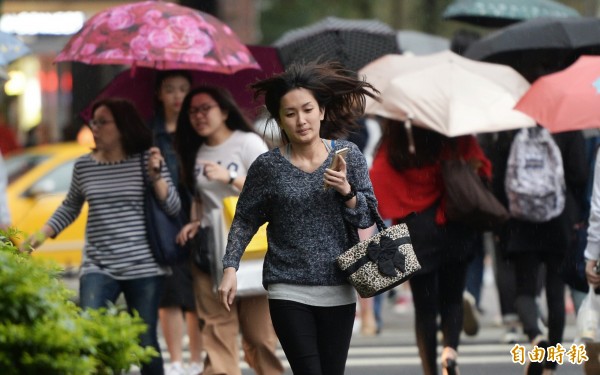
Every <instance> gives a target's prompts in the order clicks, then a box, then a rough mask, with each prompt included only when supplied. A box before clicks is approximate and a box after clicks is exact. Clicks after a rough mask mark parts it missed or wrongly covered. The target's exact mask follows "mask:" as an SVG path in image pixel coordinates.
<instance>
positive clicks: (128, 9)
mask: <svg viewBox="0 0 600 375" xmlns="http://www.w3.org/2000/svg"><path fill="white" fill-rule="evenodd" d="M54 61H55V62H60V61H78V62H82V63H86V64H122V65H129V64H131V65H133V67H134V68H135V67H136V66H143V67H150V68H155V69H161V70H166V69H194V70H204V71H209V72H220V73H235V72H237V71H240V70H243V69H259V66H258V64H257V63H256V61H255V60H254V58H253V57H252V55H251V54H250V52H249V51H248V49H247V48H246V46H245V45H244V44H243V43H242V42H241V41H240V40H239V38H238V37H237V36H236V35H235V34H234V33H233V31H232V30H231V29H230V28H229V26H227V25H226V24H224V23H223V22H221V21H219V20H218V19H217V18H215V17H213V16H211V15H209V14H206V13H203V12H200V11H198V10H195V9H191V8H188V7H184V6H180V5H176V4H173V3H167V2H162V1H143V2H138V3H131V4H124V5H119V6H115V7H111V8H108V9H106V10H104V11H102V12H99V13H97V14H95V15H94V16H93V17H92V18H90V19H89V20H88V21H87V22H86V23H85V24H84V25H83V28H82V29H81V30H80V31H79V32H78V33H77V34H75V35H74V36H73V37H72V38H71V39H70V40H69V42H68V43H67V45H66V46H65V47H64V48H63V50H62V51H61V52H60V53H59V54H58V56H57V57H56V59H55V60H54Z"/></svg>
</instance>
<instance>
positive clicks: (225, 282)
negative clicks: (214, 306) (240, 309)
mask: <svg viewBox="0 0 600 375" xmlns="http://www.w3.org/2000/svg"><path fill="white" fill-rule="evenodd" d="M235 273H236V269H235V268H233V267H227V268H225V269H224V270H223V279H222V280H221V285H219V298H220V300H221V304H222V305H223V307H225V309H226V310H227V311H231V307H230V306H231V305H232V304H233V300H234V299H235V294H236V293H237V275H236V274H235Z"/></svg>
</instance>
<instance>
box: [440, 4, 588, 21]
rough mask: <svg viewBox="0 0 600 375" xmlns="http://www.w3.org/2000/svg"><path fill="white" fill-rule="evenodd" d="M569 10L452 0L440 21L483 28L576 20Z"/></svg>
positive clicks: (560, 7) (573, 10)
mask: <svg viewBox="0 0 600 375" xmlns="http://www.w3.org/2000/svg"><path fill="white" fill-rule="evenodd" d="M579 16H580V14H579V13H578V12H577V11H576V10H575V9H573V8H570V7H568V6H566V5H564V4H561V3H559V2H557V1H552V0H456V1H455V2H453V3H452V4H450V5H448V7H447V8H446V9H445V10H444V13H443V15H442V17H443V18H444V19H447V20H455V21H462V22H465V23H470V24H473V25H478V26H484V27H503V26H507V25H510V24H513V23H516V22H520V21H525V20H530V19H534V18H540V17H552V18H554V17H557V18H563V17H579Z"/></svg>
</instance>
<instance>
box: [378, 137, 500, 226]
mask: <svg viewBox="0 0 600 375" xmlns="http://www.w3.org/2000/svg"><path fill="white" fill-rule="evenodd" d="M457 145H458V150H457V152H458V155H459V157H460V158H462V159H464V160H470V159H478V160H480V161H481V163H482V164H481V166H480V168H479V169H478V173H479V175H480V176H482V177H486V178H487V179H491V176H492V165H491V163H490V161H489V160H488V159H487V158H486V156H485V155H484V153H483V150H481V147H479V144H478V143H477V139H476V138H475V137H473V136H463V137H459V138H457ZM388 147H390V145H389V142H388V141H386V140H384V141H383V142H382V144H381V146H380V148H379V150H378V152H377V154H376V155H375V159H374V161H373V166H372V168H371V171H370V176H371V181H372V183H373V190H374V191H375V196H376V197H377V200H378V202H379V213H380V214H381V216H382V217H383V218H384V219H396V220H397V219H402V218H404V217H406V216H407V215H408V214H410V213H411V212H421V211H423V210H425V209H426V208H428V207H431V205H433V204H434V203H435V202H437V201H438V200H440V199H441V204H440V205H439V207H438V210H437V213H436V220H435V221H436V223H438V224H445V223H446V216H445V214H444V206H445V204H444V200H443V192H444V183H443V180H442V172H441V168H440V161H441V160H447V159H450V158H452V157H453V155H452V150H451V149H450V148H449V147H445V148H443V149H442V151H441V155H440V161H438V162H436V163H434V164H431V165H428V166H425V167H422V168H408V169H405V170H402V171H397V170H396V169H394V168H393V167H392V165H391V164H390V163H389V159H388Z"/></svg>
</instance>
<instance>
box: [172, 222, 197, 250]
mask: <svg viewBox="0 0 600 375" xmlns="http://www.w3.org/2000/svg"><path fill="white" fill-rule="evenodd" d="M199 228H200V221H199V220H196V221H192V222H190V223H187V224H186V225H184V226H183V228H181V230H180V231H179V233H178V234H177V238H175V242H177V244H179V245H180V246H183V245H185V244H186V242H188V240H190V239H191V238H193V237H194V236H195V235H196V233H198V229H199Z"/></svg>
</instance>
